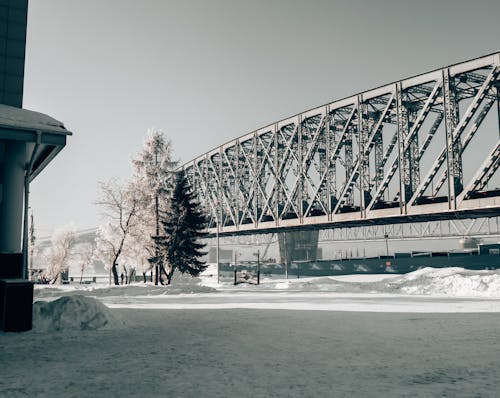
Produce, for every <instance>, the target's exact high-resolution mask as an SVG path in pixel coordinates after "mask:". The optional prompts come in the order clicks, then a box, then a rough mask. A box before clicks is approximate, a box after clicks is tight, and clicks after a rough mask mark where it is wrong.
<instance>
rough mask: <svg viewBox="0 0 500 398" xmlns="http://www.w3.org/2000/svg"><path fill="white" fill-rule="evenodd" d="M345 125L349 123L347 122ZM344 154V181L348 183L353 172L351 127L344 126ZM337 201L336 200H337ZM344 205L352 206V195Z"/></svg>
mask: <svg viewBox="0 0 500 398" xmlns="http://www.w3.org/2000/svg"><path fill="white" fill-rule="evenodd" d="M347 123H350V121H349V120H348V121H347ZM344 152H345V159H344V164H345V180H346V181H348V180H349V178H350V177H351V174H352V171H353V161H352V126H346V134H345V139H344ZM337 199H338V198H337ZM345 204H346V205H347V206H352V205H353V204H354V197H353V195H348V197H347V198H346V199H345Z"/></svg>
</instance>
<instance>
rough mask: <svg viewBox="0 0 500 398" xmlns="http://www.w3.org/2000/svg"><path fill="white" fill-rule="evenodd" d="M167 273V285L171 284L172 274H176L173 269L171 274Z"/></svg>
mask: <svg viewBox="0 0 500 398" xmlns="http://www.w3.org/2000/svg"><path fill="white" fill-rule="evenodd" d="M166 275H167V285H169V286H170V284H171V283H172V276H173V275H174V272H173V270H172V271H171V272H170V273H169V274H166Z"/></svg>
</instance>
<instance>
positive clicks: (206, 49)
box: [24, 0, 500, 234]
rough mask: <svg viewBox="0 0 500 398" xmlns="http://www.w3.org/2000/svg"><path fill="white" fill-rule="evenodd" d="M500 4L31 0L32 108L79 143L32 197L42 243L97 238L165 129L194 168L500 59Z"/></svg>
mask: <svg viewBox="0 0 500 398" xmlns="http://www.w3.org/2000/svg"><path fill="white" fill-rule="evenodd" d="M498 15H500V2H499V1H498V0H476V1H474V2H472V1H462V0H441V1H440V0H433V1H430V0H418V1H415V0H413V1H405V0H377V1H373V0H365V1H356V0H350V1H335V0H331V1H326V0H324V1H323V0H318V1H311V0H309V1H305V0H304V1H281V0H273V1H271V0H266V1H261V0H254V1H234V0H233V1H230V0H212V1H209V0H199V1H193V0H179V1H167V0H135V1H134V0H85V1H81V0H30V6H29V15H28V36H27V47H26V72H25V93H24V107H25V108H28V109H33V110H37V111H40V112H44V113H48V114H49V115H51V116H53V117H55V118H56V119H59V120H61V121H63V122H64V123H65V124H66V126H67V128H68V129H69V130H71V131H73V132H74V136H73V137H70V139H69V140H68V145H67V147H66V148H65V149H64V150H63V151H62V152H61V153H60V154H59V155H58V157H57V158H56V159H55V160H54V161H53V162H52V164H50V165H49V167H48V168H47V169H46V170H45V171H44V172H43V173H42V175H40V176H39V177H37V179H36V180H35V182H34V183H33V185H32V207H33V209H34V211H35V218H36V222H37V226H38V228H39V230H40V233H41V234H47V233H49V232H50V231H51V230H52V229H53V228H55V227H58V226H62V225H64V224H67V223H69V222H74V223H75V225H76V226H77V227H79V228H89V227H94V226H97V225H98V223H99V216H98V212H99V211H98V208H97V207H96V206H95V205H93V202H94V201H95V200H96V197H97V193H98V185H97V182H98V181H100V180H101V181H102V180H106V179H108V178H110V177H113V176H116V177H120V178H126V177H128V176H129V175H130V174H131V168H130V159H131V158H132V157H133V156H134V154H135V153H137V152H138V150H139V149H140V146H141V144H142V140H143V138H144V135H145V132H146V130H147V129H148V128H150V127H152V126H155V127H158V128H162V129H164V131H165V132H166V134H167V136H168V137H169V138H170V139H171V140H172V142H173V145H174V150H175V156H176V157H177V158H178V159H180V160H181V161H187V160H190V159H191V158H193V157H195V156H197V155H199V154H201V153H203V152H206V151H207V150H208V149H211V148H213V147H215V146H218V145H219V144H222V143H223V142H225V141H227V140H229V139H232V138H235V137H237V136H239V135H242V134H244V133H247V132H249V131H252V130H255V129H256V128H258V127H261V126H263V125H266V124H269V123H271V122H274V121H276V120H279V119H282V118H285V117H287V116H291V115H293V114H296V113H298V112H301V111H303V110H306V109H308V108H311V107H315V106H319V105H321V104H324V103H327V102H330V101H332V100H335V99H338V98H341V97H344V96H348V95H352V94H355V93H357V92H359V91H364V90H366V89H369V88H371V87H374V86H378V85H381V84H385V83H389V82H392V81H394V80H398V79H401V78H405V77H408V76H411V75H414V74H418V73H422V72H425V71H427V70H431V69H435V68H438V67H441V66H445V65H448V64H452V63H456V62H460V61H462V60H466V59H468V58H473V57H477V56H481V55H484V54H487V53H490V52H494V51H497V50H498V49H499V48H500V42H499V38H500V24H499V23H498Z"/></svg>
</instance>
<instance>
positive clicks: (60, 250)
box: [43, 226, 75, 283]
mask: <svg viewBox="0 0 500 398" xmlns="http://www.w3.org/2000/svg"><path fill="white" fill-rule="evenodd" d="M74 243H75V230H74V228H73V227H72V226H66V227H63V228H61V229H59V230H56V231H55V232H54V234H53V235H52V239H51V245H50V248H49V250H48V253H47V255H46V259H47V263H48V267H47V269H46V270H45V272H44V274H43V279H44V280H46V281H47V282H48V283H61V282H62V274H63V272H64V271H66V270H67V269H68V267H69V262H70V260H71V257H72V248H73V245H74Z"/></svg>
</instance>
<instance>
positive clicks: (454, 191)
mask: <svg viewBox="0 0 500 398" xmlns="http://www.w3.org/2000/svg"><path fill="white" fill-rule="evenodd" d="M443 106H444V117H445V132H446V160H447V163H446V166H447V175H448V207H449V209H455V208H456V201H455V199H456V197H457V195H459V194H460V192H462V189H463V172H462V148H461V147H462V140H461V135H458V136H456V137H455V135H454V134H455V129H456V127H457V125H458V122H459V114H458V104H457V101H456V92H455V85H454V82H453V77H452V76H450V70H449V68H445V69H443Z"/></svg>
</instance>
